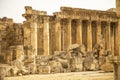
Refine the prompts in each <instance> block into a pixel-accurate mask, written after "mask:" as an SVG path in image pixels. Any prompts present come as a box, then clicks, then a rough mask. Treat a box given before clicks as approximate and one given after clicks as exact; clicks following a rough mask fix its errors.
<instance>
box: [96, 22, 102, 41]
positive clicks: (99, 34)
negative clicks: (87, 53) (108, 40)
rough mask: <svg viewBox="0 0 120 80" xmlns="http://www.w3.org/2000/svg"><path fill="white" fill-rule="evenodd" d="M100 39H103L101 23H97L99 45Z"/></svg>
mask: <svg viewBox="0 0 120 80" xmlns="http://www.w3.org/2000/svg"><path fill="white" fill-rule="evenodd" d="M100 37H101V22H100V21H98V22H97V43H100Z"/></svg>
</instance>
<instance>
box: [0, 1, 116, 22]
mask: <svg viewBox="0 0 120 80" xmlns="http://www.w3.org/2000/svg"><path fill="white" fill-rule="evenodd" d="M24 6H32V8H33V9H37V10H44V11H47V13H48V14H49V15H52V13H53V12H57V11H60V7H61V6H67V7H76V8H85V9H95V10H107V9H110V8H115V0H0V18H2V17H5V16H6V17H8V18H13V20H14V22H23V20H24V18H23V17H22V14H23V13H24V12H25V10H24Z"/></svg>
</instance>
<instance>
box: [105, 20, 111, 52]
mask: <svg viewBox="0 0 120 80" xmlns="http://www.w3.org/2000/svg"><path fill="white" fill-rule="evenodd" d="M106 48H107V49H110V50H111V38H110V22H107V26H106Z"/></svg>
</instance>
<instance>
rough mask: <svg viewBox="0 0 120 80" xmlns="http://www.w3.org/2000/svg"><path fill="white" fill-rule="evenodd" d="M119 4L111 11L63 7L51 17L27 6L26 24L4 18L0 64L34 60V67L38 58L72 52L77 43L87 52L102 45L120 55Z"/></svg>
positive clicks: (0, 42) (116, 64)
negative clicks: (60, 52) (61, 52)
mask: <svg viewBox="0 0 120 80" xmlns="http://www.w3.org/2000/svg"><path fill="white" fill-rule="evenodd" d="M117 1H118V2H116V3H117V5H116V9H109V10H107V11H100V10H88V9H81V8H72V7H61V8H60V12H54V13H53V15H48V14H47V12H46V11H39V10H35V9H32V7H30V6H25V13H24V14H22V16H23V17H24V18H25V19H26V20H25V21H24V22H23V23H15V22H13V20H12V19H9V18H6V17H4V18H1V19H0V44H1V45H0V55H1V58H2V57H3V59H1V60H0V61H1V62H4V63H7V64H11V62H12V61H14V60H18V59H20V60H21V61H22V60H23V59H24V58H25V59H26V62H28V61H29V59H30V60H31V59H32V60H34V61H33V62H32V61H31V63H32V65H34V64H35V58H36V57H37V56H41V55H44V56H49V55H54V54H55V52H56V51H63V52H64V51H66V52H68V50H69V47H70V46H71V45H73V44H78V45H79V46H81V45H84V47H85V51H86V52H89V51H92V50H93V49H94V46H96V44H99V45H102V49H103V50H104V51H105V50H109V51H111V53H112V54H111V55H112V56H119V53H120V41H119V40H120V39H119V36H120V19H119V16H120V2H119V0H117ZM102 54H104V53H102ZM102 54H101V55H102ZM115 58H116V57H115ZM115 60H116V59H115ZM111 62H112V63H114V66H118V63H119V61H118V62H114V59H112V61H111ZM116 72H117V71H116ZM115 74H117V73H115ZM118 76H119V75H118ZM118 76H117V77H118ZM117 79H118V80H119V78H116V80H117Z"/></svg>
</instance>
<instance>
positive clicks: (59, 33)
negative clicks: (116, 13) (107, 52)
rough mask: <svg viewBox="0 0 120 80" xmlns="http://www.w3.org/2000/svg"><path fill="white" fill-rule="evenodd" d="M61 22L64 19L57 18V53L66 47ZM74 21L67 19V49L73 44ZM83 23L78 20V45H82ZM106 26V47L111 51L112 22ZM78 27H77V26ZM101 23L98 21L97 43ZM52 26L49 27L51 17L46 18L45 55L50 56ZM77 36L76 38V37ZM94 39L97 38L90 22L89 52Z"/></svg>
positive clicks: (88, 24) (88, 28) (88, 26)
mask: <svg viewBox="0 0 120 80" xmlns="http://www.w3.org/2000/svg"><path fill="white" fill-rule="evenodd" d="M61 21H62V19H60V18H56V19H55V25H54V27H55V35H56V39H55V40H56V41H55V45H56V49H55V50H57V51H61V50H62V47H63V46H64V45H63V44H62V43H63V42H64V41H63V40H62V37H63V35H62V28H61V25H62V24H61ZM71 23H72V19H67V25H66V26H65V27H66V29H67V32H66V34H67V36H64V40H65V39H67V43H66V44H67V47H69V45H71V44H72V25H71ZM82 23H83V21H82V20H80V19H78V20H77V30H76V31H77V34H76V35H77V43H78V44H80V45H81V44H82V43H83V41H82V36H83V34H82V28H83V27H84V26H83V24H82ZM103 26H105V45H106V48H107V49H111V37H110V36H111V33H110V32H111V31H110V22H106V25H103ZM75 27H76V26H75ZM101 27H102V24H101V21H96V43H99V42H100V38H99V37H100V35H101ZM49 28H50V25H49V17H46V18H44V54H45V55H49V54H50V31H49ZM76 35H75V36H76ZM92 37H95V36H93V35H92V21H90V20H88V21H87V51H90V50H92V48H93V46H92V39H93V38H92Z"/></svg>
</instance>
